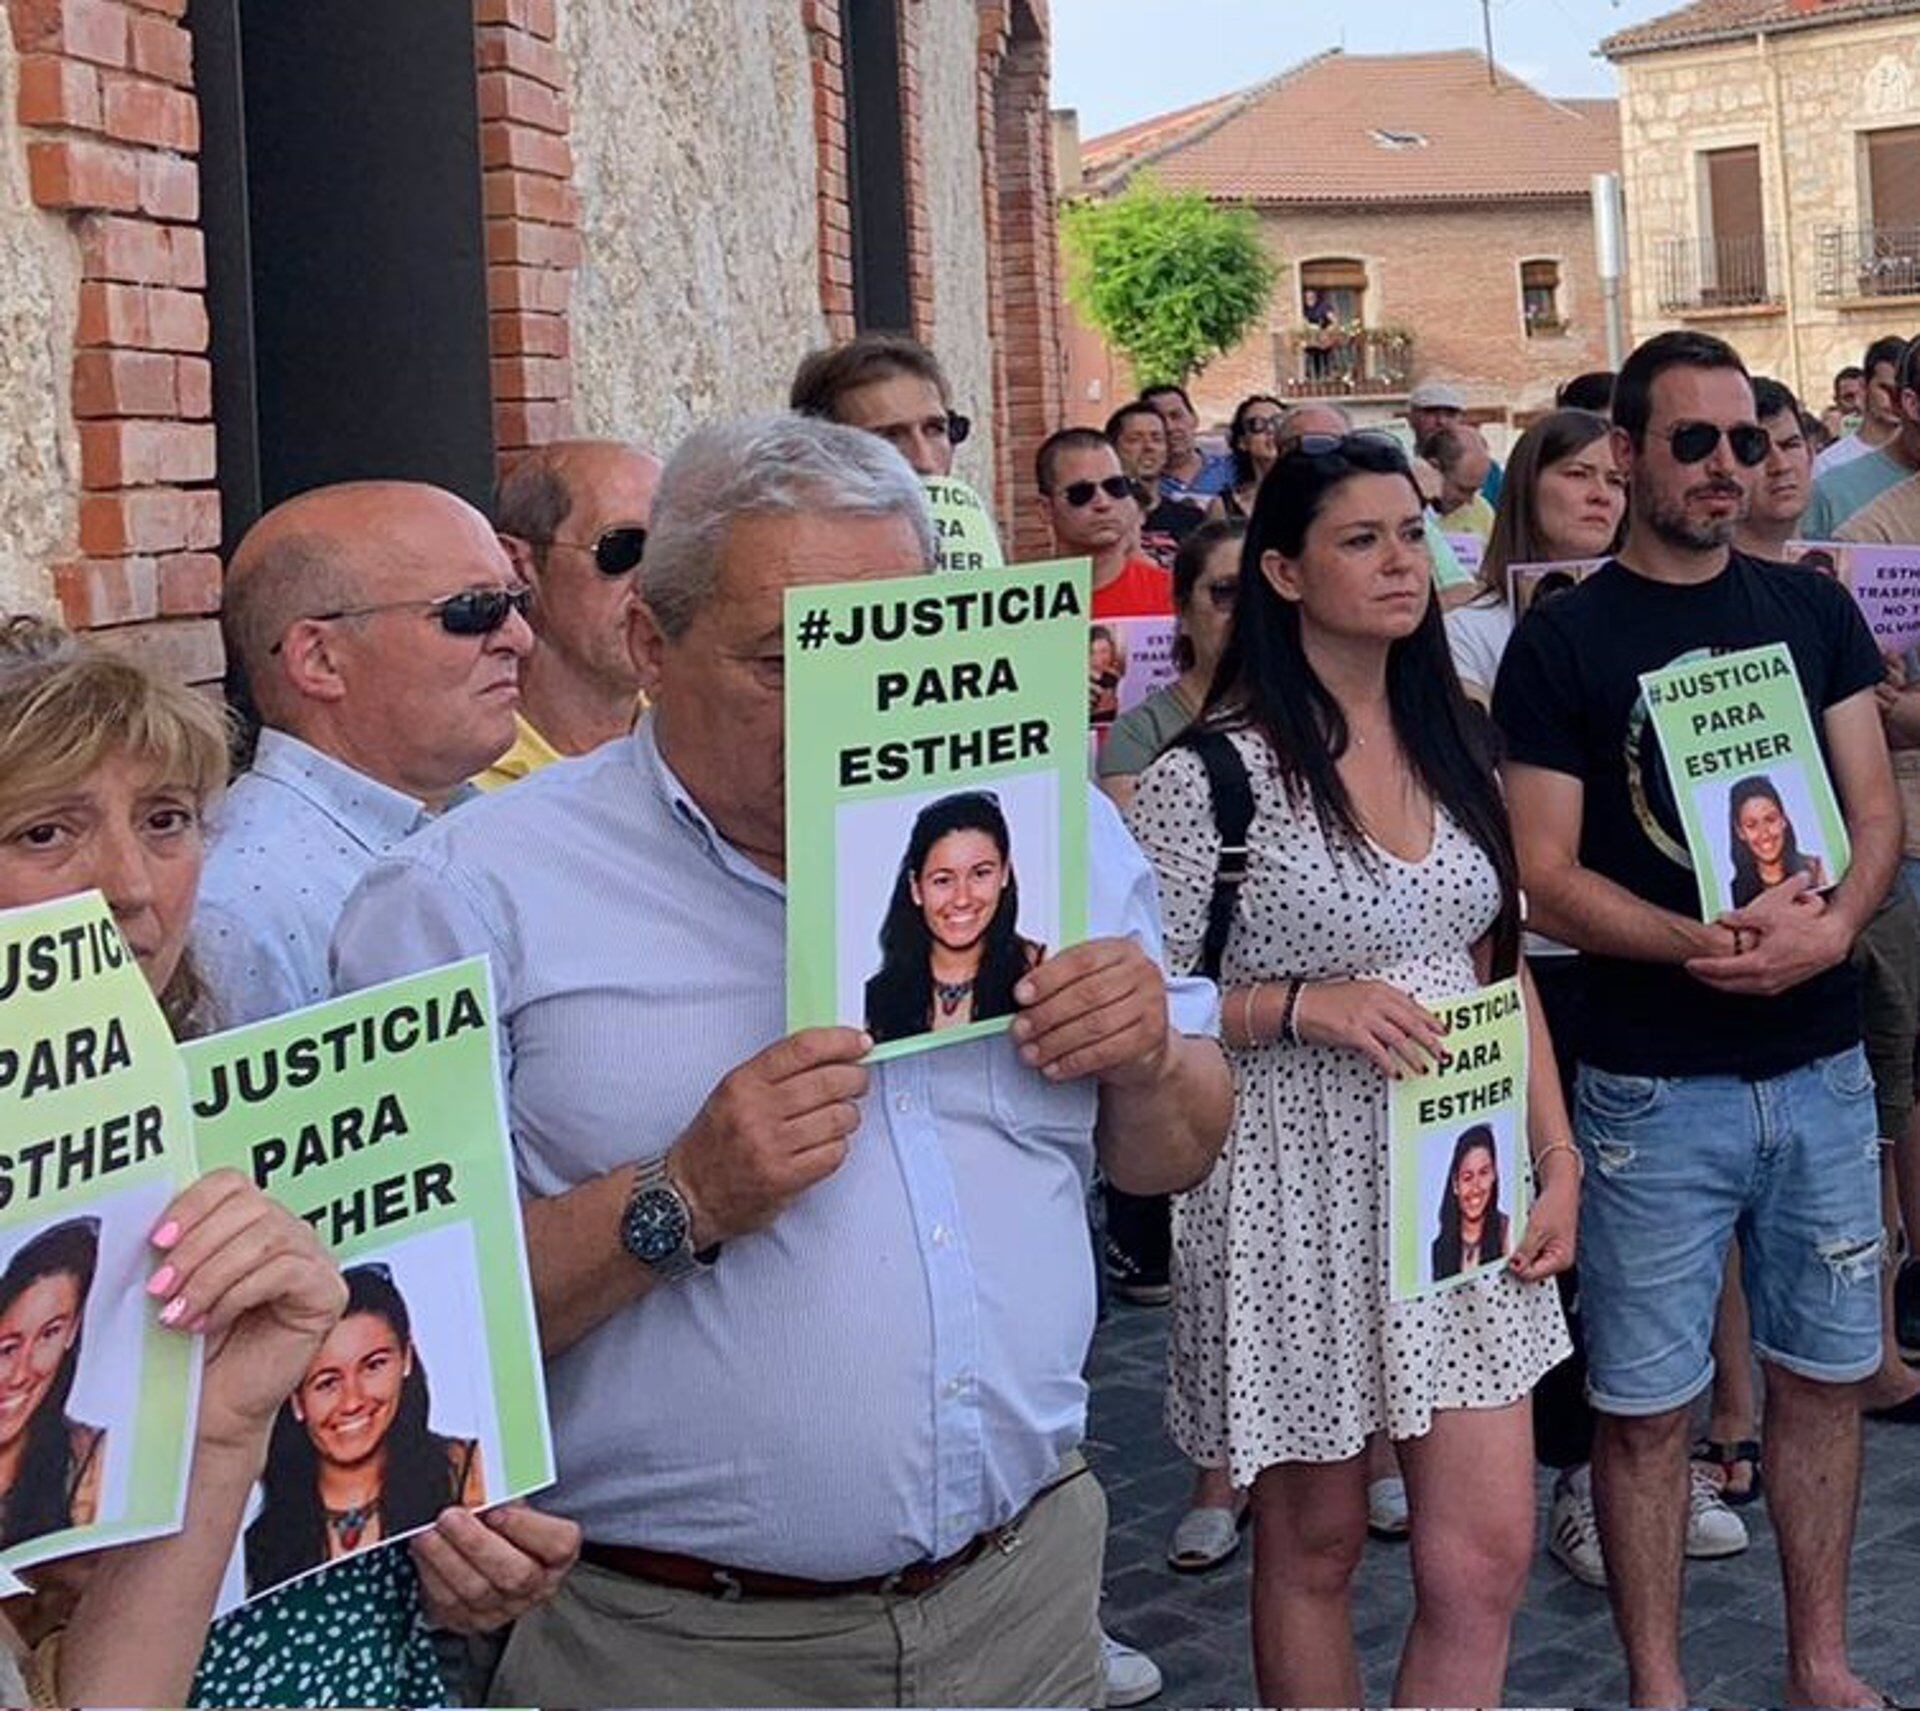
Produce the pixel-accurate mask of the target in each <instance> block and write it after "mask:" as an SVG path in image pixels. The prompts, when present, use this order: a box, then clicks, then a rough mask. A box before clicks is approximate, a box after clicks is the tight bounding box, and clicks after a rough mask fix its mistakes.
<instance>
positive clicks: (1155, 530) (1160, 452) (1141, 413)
mask: <svg viewBox="0 0 1920 1711" xmlns="http://www.w3.org/2000/svg"><path fill="white" fill-rule="evenodd" d="M1106 435H1107V438H1108V439H1110V440H1111V441H1113V449H1114V450H1115V451H1116V452H1117V453H1118V454H1119V456H1120V467H1121V468H1122V469H1124V470H1125V471H1126V472H1127V474H1128V476H1129V477H1130V478H1131V479H1132V481H1133V485H1134V488H1135V489H1136V491H1137V492H1138V494H1139V498H1140V510H1141V514H1142V516H1141V523H1140V551H1141V552H1142V553H1143V554H1144V555H1145V556H1146V557H1148V558H1150V559H1152V560H1153V562H1154V563H1155V564H1157V565H1159V566H1160V567H1161V569H1163V570H1171V569H1172V568H1173V555H1174V554H1175V553H1177V552H1178V551H1179V550H1180V543H1181V542H1182V541H1184V540H1185V539H1186V538H1187V536H1189V535H1190V534H1192V533H1193V531H1194V530H1195V529H1197V528H1199V527H1200V525H1201V523H1203V522H1204V521H1205V520H1206V513H1205V512H1203V511H1202V510H1201V509H1200V507H1199V506H1198V505H1189V504H1188V503H1187V502H1186V501H1185V500H1184V499H1169V498H1167V497H1166V496H1165V495H1164V494H1162V492H1161V491H1160V478H1161V476H1163V475H1164V474H1166V470H1167V425H1166V423H1165V422H1163V421H1162V420H1161V419H1160V412H1159V411H1158V410H1156V409H1155V408H1154V407H1153V406H1152V405H1151V404H1149V403H1147V402H1145V401H1144V400H1143V399H1138V398H1136V399H1135V400H1134V401H1133V402H1132V403H1131V404H1122V405H1121V406H1120V408H1119V409H1118V410H1116V411H1114V413H1113V414H1112V415H1111V416H1109V417H1108V418H1107V426H1106Z"/></svg>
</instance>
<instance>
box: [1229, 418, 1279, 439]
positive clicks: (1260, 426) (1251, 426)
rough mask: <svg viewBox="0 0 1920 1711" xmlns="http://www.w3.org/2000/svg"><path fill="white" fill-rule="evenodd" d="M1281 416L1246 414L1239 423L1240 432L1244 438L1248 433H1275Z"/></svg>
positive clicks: (1277, 430) (1277, 431)
mask: <svg viewBox="0 0 1920 1711" xmlns="http://www.w3.org/2000/svg"><path fill="white" fill-rule="evenodd" d="M1285 419H1286V418H1285V417H1283V416H1248V417H1246V418H1245V419H1244V420H1242V422H1241V423H1240V433H1241V436H1242V437H1243V438H1244V437H1245V436H1246V435H1248V434H1277V433H1279V431H1280V424H1281V423H1282V422H1283V421H1284V420H1285Z"/></svg>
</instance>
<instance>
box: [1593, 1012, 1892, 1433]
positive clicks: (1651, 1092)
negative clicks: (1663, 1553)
mask: <svg viewBox="0 0 1920 1711" xmlns="http://www.w3.org/2000/svg"><path fill="white" fill-rule="evenodd" d="M1574 1106H1575V1112H1574V1129H1575V1134H1576V1137H1577V1139H1578V1141H1579V1144H1580V1151H1581V1154H1582V1156H1583V1157H1584V1158H1585V1160H1586V1164H1587V1175H1586V1182H1585V1185H1584V1187H1583V1189H1582V1191H1581V1203H1580V1303H1581V1313H1582V1316H1583V1318H1584V1320H1585V1323H1586V1333H1587V1362H1588V1380H1587V1389H1588V1394H1589V1395H1590V1396H1591V1398H1592V1400H1593V1405H1594V1407H1596V1408H1597V1409H1599V1410H1600V1411H1601V1412H1602V1413H1605V1414H1633V1415H1644V1414H1664V1413H1667V1412H1669V1411H1670V1410H1672V1409H1675V1408H1680V1407H1683V1406H1685V1405H1686V1404H1687V1403H1689V1402H1691V1401H1692V1400H1693V1399H1694V1398H1695V1397H1696V1396H1698V1395H1699V1394H1700V1393H1701V1392H1702V1391H1703V1390H1705V1389H1706V1388H1707V1386H1708V1385H1709V1384H1710V1383H1712V1381H1713V1353H1712V1348H1711V1343H1712V1338H1713V1318H1714V1308H1715V1306H1716V1304H1717V1303H1718V1301H1719V1298H1720V1285H1721V1277H1722V1273H1723V1271H1724V1269H1725V1266H1726V1257H1727V1244H1728V1243H1729V1242H1730V1241H1732V1240H1734V1239H1735V1238H1736V1237H1737V1238H1738V1240H1739V1243H1740V1259H1741V1265H1742V1272H1743V1281H1744V1283H1745V1286H1746V1292H1747V1303H1748V1306H1749V1308H1750V1309H1751V1312H1752V1316H1753V1342H1754V1347H1755V1348H1756V1349H1757V1350H1758V1351H1759V1354H1760V1356H1761V1358H1762V1359H1764V1360H1768V1361H1771V1362H1773V1363H1774V1364H1776V1365H1778V1366H1781V1367H1784V1368H1785V1369H1786V1370H1787V1371H1789V1372H1793V1373H1797V1374H1799V1375H1800V1376H1801V1377H1804V1378H1810V1379H1814V1380H1817V1381H1822V1382H1825V1383H1830V1384H1852V1383H1856V1382H1857V1381H1859V1380H1860V1379H1863V1378H1867V1377H1870V1376H1871V1375H1872V1374H1873V1373H1875V1372H1877V1371H1878V1370H1879V1367H1880V1261H1881V1255H1882V1251H1883V1248H1884V1236H1883V1234H1882V1229H1881V1216H1880V1161H1879V1144H1878V1136H1877V1128H1878V1125H1877V1124H1876V1122H1875V1120H1874V1103H1873V1077H1872V1074H1871V1073H1870V1072H1869V1070H1868V1068H1867V1059H1866V1054H1865V1053H1864V1052H1863V1051H1862V1050H1861V1049H1860V1048H1859V1047H1858V1046H1854V1047H1851V1048H1849V1049H1848V1050H1847V1051H1844V1052H1839V1053H1836V1054H1835V1055H1834V1056H1832V1057H1829V1058H1822V1059H1820V1060H1818V1061H1817V1062H1814V1063H1810V1064H1807V1065H1805V1066H1804V1067H1802V1068H1800V1069H1796V1070H1792V1071H1789V1072H1788V1073H1787V1074H1785V1075H1777V1076H1774V1077H1772V1078H1771V1079H1769V1080H1765V1081H1745V1080H1742V1079H1741V1078H1740V1077H1738V1076H1731V1075H1698V1076H1672V1077H1653V1076H1644V1075H1613V1074H1609V1073H1607V1072H1606V1071H1602V1070H1596V1069H1591V1068H1588V1067H1585V1066H1583V1067H1582V1068H1581V1071H1580V1079H1579V1086H1578V1093H1577V1096H1576V1098H1575V1101H1574Z"/></svg>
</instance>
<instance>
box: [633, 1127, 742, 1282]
mask: <svg viewBox="0 0 1920 1711" xmlns="http://www.w3.org/2000/svg"><path fill="white" fill-rule="evenodd" d="M620 1245H621V1246H622V1247H623V1248H625V1249H626V1250H627V1252H628V1253H630V1254H632V1255H633V1257H634V1258H635V1259H637V1260H638V1261H639V1262H640V1263H641V1264H642V1265H643V1266H645V1267H646V1268H647V1270H649V1271H650V1272H652V1273H653V1274H654V1276H655V1277H657V1278H659V1279H660V1281H661V1282H662V1283H678V1282H679V1281H680V1280H681V1279H682V1278H684V1277H690V1276H691V1275H692V1274H693V1273H694V1272H697V1271H701V1270H703V1269H705V1267H707V1266H710V1265H712V1264H713V1260H714V1256H715V1255H716V1254H718V1253H719V1251H720V1249H719V1245H718V1244H717V1243H716V1244H715V1245H714V1246H713V1247H710V1248H706V1249H703V1250H702V1251H701V1252H700V1253H697V1254H696V1253H695V1252H694V1251H693V1210H692V1208H691V1207H689V1206H688V1205H687V1200H686V1196H685V1195H683V1194H682V1193H681V1192H680V1190H679V1189H677V1188H676V1187H674V1185H673V1182H672V1179H671V1178H670V1177H669V1176H668V1175H667V1160H666V1155H665V1154H662V1155H661V1156H660V1157H659V1158H656V1159H649V1160H648V1161H647V1162H646V1163H645V1164H643V1165H641V1166H639V1167H638V1168H637V1169H636V1170H635V1171H634V1175H633V1193H632V1194H630V1195H629V1196H628V1197H627V1209H626V1210H625V1211H624V1212H623V1213H621V1215H620Z"/></svg>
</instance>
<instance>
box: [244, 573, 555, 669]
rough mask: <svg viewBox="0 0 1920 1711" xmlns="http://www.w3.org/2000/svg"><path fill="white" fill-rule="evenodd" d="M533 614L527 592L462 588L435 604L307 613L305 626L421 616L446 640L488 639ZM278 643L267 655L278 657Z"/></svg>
mask: <svg viewBox="0 0 1920 1711" xmlns="http://www.w3.org/2000/svg"><path fill="white" fill-rule="evenodd" d="M532 610H533V590H532V589H531V588H463V589H461V590H460V592H459V593H458V594H447V595H443V596H442V597H441V598H440V599H438V600H386V601H382V602H381V603H380V604H379V605H377V606H343V607H341V608H340V610H339V611H337V612H310V613H308V614H307V618H306V622H308V623H310V624H331V623H333V622H334V621H335V620H336V619H339V618H370V617H372V616H373V615H374V614H375V613H376V612H409V611H411V612H425V613H427V614H428V615H429V616H430V617H432V618H434V619H436V620H437V621H438V622H439V625H440V628H441V629H442V630H444V631H445V632H446V633H447V634H448V635H450V636H490V635H492V634H493V633H494V631H495V630H497V629H499V628H500V626H501V625H502V624H504V623H505V622H506V621H507V618H508V615H509V614H510V613H514V612H518V613H519V614H520V616H521V617H523V618H524V617H526V616H527V614H528V613H529V612H531V611H532ZM281 646H282V643H281V642H275V643H274V644H273V646H272V647H271V648H269V649H268V650H267V651H268V652H269V653H276V654H277V653H278V652H279V651H280V649H281Z"/></svg>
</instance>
